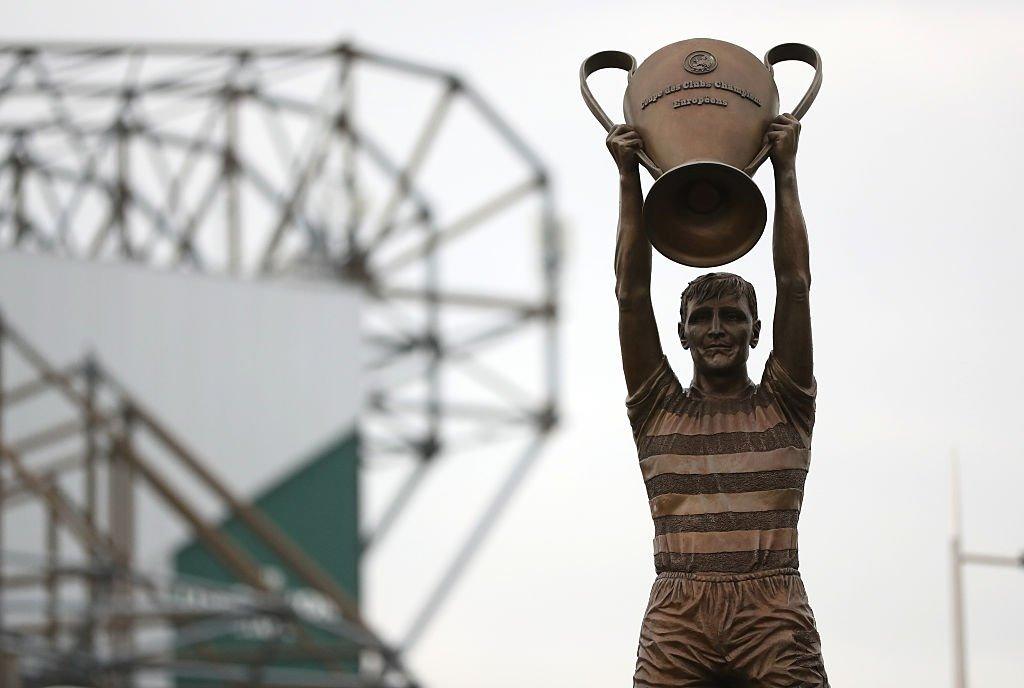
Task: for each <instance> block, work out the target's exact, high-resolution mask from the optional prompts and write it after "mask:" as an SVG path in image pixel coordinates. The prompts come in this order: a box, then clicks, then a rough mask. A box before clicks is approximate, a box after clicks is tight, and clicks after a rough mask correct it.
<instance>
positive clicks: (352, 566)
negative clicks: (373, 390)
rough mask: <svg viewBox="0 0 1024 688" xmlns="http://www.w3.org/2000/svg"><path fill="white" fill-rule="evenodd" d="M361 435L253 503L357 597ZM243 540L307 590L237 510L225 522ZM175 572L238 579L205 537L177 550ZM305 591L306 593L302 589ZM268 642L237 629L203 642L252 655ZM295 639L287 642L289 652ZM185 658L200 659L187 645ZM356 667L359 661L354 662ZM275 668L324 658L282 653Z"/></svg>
mask: <svg viewBox="0 0 1024 688" xmlns="http://www.w3.org/2000/svg"><path fill="white" fill-rule="evenodd" d="M358 455H359V443H358V436H357V435H356V434H355V433H354V432H349V433H346V434H345V435H344V436H343V437H341V438H340V439H339V440H337V441H335V442H333V443H331V444H330V445H329V446H327V447H326V448H325V449H323V450H322V451H321V452H319V453H317V454H316V455H315V456H313V457H312V458H310V459H309V460H307V461H305V462H304V463H303V464H302V465H300V466H299V467H298V468H297V469H295V470H293V471H292V472H291V473H289V474H288V475H287V476H285V477H284V478H283V479H282V480H280V481H278V482H277V483H276V484H274V485H273V486H271V487H270V488H269V489H267V490H264V491H263V492H262V493H261V494H259V495H258V496H257V497H256V498H255V499H254V500H253V503H254V504H255V506H257V507H258V508H259V509H261V510H262V511H263V513H265V514H266V515H267V516H268V517H269V518H270V519H271V520H273V521H274V522H275V523H276V524H277V525H278V527H280V528H281V529H282V530H283V531H284V532H285V533H286V534H287V535H288V536H289V537H290V538H291V539H292V540H293V542H294V543H295V544H297V545H298V546H299V547H301V548H302V549H303V550H304V551H305V553H306V554H307V555H308V556H310V557H311V558H312V559H314V560H316V561H317V563H318V564H319V565H320V566H321V568H323V569H324V570H325V571H326V572H327V573H328V574H330V575H331V577H333V578H334V580H335V581H336V582H338V583H339V584H340V585H341V586H342V588H344V589H345V590H346V591H347V592H348V593H349V594H350V595H351V596H352V598H353V599H355V600H356V601H358V600H359V527H358V525H359V500H358V497H359V494H358ZM219 529H220V530H221V532H223V533H226V534H227V535H228V536H229V537H230V538H231V539H232V540H233V541H234V542H235V543H236V544H237V545H239V546H240V547H241V548H243V549H244V550H245V551H246V552H247V553H248V554H249V555H250V556H252V557H253V559H255V560H256V561H258V562H259V563H260V564H261V565H262V566H263V567H264V572H268V569H269V570H272V571H273V574H272V575H274V576H275V577H276V578H277V579H278V580H279V581H280V582H282V583H283V585H284V587H285V588H286V589H287V590H290V591H302V590H303V589H304V587H305V586H303V585H302V584H301V582H300V581H299V580H298V578H297V577H295V576H294V575H293V574H292V573H291V572H290V571H288V570H286V569H285V567H284V566H283V565H282V564H281V562H280V561H279V560H278V558H277V557H276V556H275V555H274V554H273V553H272V552H271V551H270V549H269V548H267V547H266V546H265V545H264V544H263V543H262V542H260V541H259V539H258V538H257V537H256V536H255V535H254V534H253V533H251V532H250V531H249V530H248V529H247V528H246V527H245V526H244V525H243V524H242V523H241V522H240V521H239V520H238V519H237V517H235V516H232V517H230V518H228V519H227V520H226V521H225V522H224V523H222V524H221V525H220V527H219ZM174 560H175V570H176V571H177V572H178V573H179V574H181V575H182V576H184V579H185V581H189V580H194V579H204V580H206V581H209V582H210V583H211V584H212V585H214V586H217V587H220V586H222V585H231V584H235V583H237V582H238V580H237V579H236V578H235V577H234V576H233V575H232V574H231V573H229V571H228V569H226V568H225V567H224V566H222V565H221V563H220V562H219V561H218V560H217V559H216V557H215V556H214V555H213V554H212V553H211V552H208V551H207V550H206V548H205V547H204V546H203V545H202V543H200V542H199V541H192V542H189V543H187V544H185V545H184V546H182V547H181V548H179V549H178V551H177V552H176V554H175V557H174ZM300 594H301V593H300ZM307 634H308V636H307V642H309V641H319V642H327V641H329V640H330V639H331V637H330V636H329V635H328V634H326V633H324V632H322V631H320V630H319V629H316V628H309V629H307ZM263 645H264V643H261V642H258V641H256V640H253V639H252V635H251V634H246V633H232V634H230V635H226V636H222V637H220V638H218V639H217V640H216V641H214V642H209V643H206V644H205V645H204V646H203V648H205V649H208V650H212V651H216V652H224V651H230V652H232V653H234V652H243V653H249V652H252V651H255V650H257V649H258V648H259V647H261V646H263ZM293 647H294V645H289V644H283V646H282V648H281V649H283V651H285V652H286V651H287V650H288V649H289V648H293ZM180 656H182V657H186V656H189V657H195V658H198V657H197V656H196V655H193V654H190V652H189V651H188V650H183V651H182V652H181V653H180ZM347 664H349V665H350V666H351V667H352V668H353V669H354V668H355V663H354V661H353V662H348V663H347ZM268 666H279V667H293V668H319V667H322V666H323V665H322V664H319V663H305V664H301V663H297V662H294V661H288V660H286V659H281V660H277V661H272V662H270V663H269V664H268ZM177 685H178V686H179V688H207V686H211V687H212V686H215V685H224V684H223V682H213V681H205V680H202V681H200V680H179V681H178V683H177Z"/></svg>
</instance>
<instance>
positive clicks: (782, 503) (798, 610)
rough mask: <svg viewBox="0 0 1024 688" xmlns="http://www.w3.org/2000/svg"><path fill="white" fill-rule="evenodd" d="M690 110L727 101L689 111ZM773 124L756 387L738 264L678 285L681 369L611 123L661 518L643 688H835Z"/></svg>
mask: <svg viewBox="0 0 1024 688" xmlns="http://www.w3.org/2000/svg"><path fill="white" fill-rule="evenodd" d="M705 53H711V54H710V55H709V54H705ZM679 56H680V59H684V60H685V63H684V64H685V65H687V66H688V67H690V69H691V70H696V71H698V72H700V71H703V73H704V78H705V79H706V78H707V75H708V74H712V75H713V74H715V70H716V69H721V62H722V58H721V56H720V55H717V54H714V52H713V51H710V50H709V51H704V52H703V53H702V52H700V51H695V50H691V51H690V52H685V51H683V50H680V51H679ZM755 95H756V94H755ZM758 97H759V96H758ZM663 99H664V97H663V98H662V100H663ZM762 102H763V101H762ZM641 104H642V101H641ZM692 107H698V108H701V107H703V108H721V107H723V106H720V105H716V104H713V103H711V104H707V103H705V104H704V105H700V106H693V105H683V106H680V109H686V108H692ZM765 127H766V133H765V134H764V142H765V143H766V144H767V146H768V152H769V154H770V156H771V160H772V167H773V170H774V173H775V222H774V228H773V231H772V255H773V261H774V268H775V290H776V299H775V313H774V317H773V320H772V330H773V340H774V347H773V350H772V352H771V353H770V354H769V356H768V360H767V363H766V364H765V368H764V372H763V374H762V376H761V378H760V382H759V383H758V384H755V383H754V382H752V381H751V379H750V377H749V376H748V374H747V359H748V357H749V354H750V350H751V349H752V348H754V347H756V346H757V345H758V342H759V340H760V334H761V321H760V319H759V318H758V310H757V297H756V294H755V292H754V288H753V286H752V285H751V284H750V283H748V282H747V281H746V280H744V279H743V278H741V277H739V276H738V275H733V274H729V273H709V274H705V275H701V276H700V277H698V278H697V279H694V280H693V281H691V282H690V283H689V284H688V285H687V287H686V289H685V290H684V291H683V293H682V295H681V298H680V309H679V325H678V337H679V343H680V345H681V346H682V347H683V348H684V349H685V350H687V351H688V352H689V354H690V358H691V359H692V362H693V377H692V378H691V380H690V383H689V385H685V386H684V385H683V384H682V383H681V382H680V379H679V378H678V377H677V376H676V374H675V373H674V371H673V370H672V366H671V365H669V362H668V359H667V357H666V356H665V354H664V352H663V351H662V348H661V338H660V337H659V334H658V327H657V323H656V321H655V318H654V311H653V307H652V304H651V259H652V254H653V251H652V250H651V243H650V242H649V241H648V237H647V234H646V233H645V232H644V228H643V225H644V217H643V213H642V208H643V197H642V194H641V188H640V173H639V167H638V162H639V161H640V160H642V159H643V158H641V155H642V153H643V142H642V140H641V136H640V134H639V133H638V131H637V130H636V129H634V128H633V127H631V126H629V125H618V126H614V127H612V129H611V132H610V133H609V136H608V138H607V144H608V148H609V150H610V151H611V154H612V157H613V158H614V159H615V162H616V165H617V167H618V172H619V201H620V202H619V228H618V235H617V238H616V243H615V294H616V297H617V300H618V312H619V345H620V351H621V355H622V368H623V373H624V375H625V379H626V390H627V398H626V412H627V416H628V418H629V422H630V426H631V428H632V431H633V438H634V440H635V443H636V450H637V458H638V461H639V468H640V473H641V476H642V478H643V481H644V487H645V489H646V493H647V495H646V496H647V498H648V503H649V507H650V511H651V517H652V520H653V523H654V542H653V545H654V546H653V550H654V552H653V554H654V567H655V571H656V572H657V576H656V578H655V580H654V582H653V584H652V586H651V594H650V598H649V600H648V603H647V608H646V611H645V613H644V619H643V623H642V625H641V630H640V637H639V643H638V646H637V660H636V669H635V672H634V678H633V685H634V686H635V687H636V688H679V687H680V686H692V687H694V688H696V687H700V688H716V687H717V688H793V687H795V686H801V688H828V678H827V676H826V673H825V667H824V663H823V661H822V652H821V639H820V637H819V635H818V631H817V628H816V623H815V619H814V614H813V612H812V610H811V606H810V603H809V602H808V599H807V595H806V591H805V590H804V586H803V581H802V579H801V577H800V573H799V558H798V548H797V526H798V521H799V518H800V511H801V505H802V501H803V494H804V483H805V479H806V476H807V472H808V469H809V467H810V464H811V436H812V433H813V429H814V420H815V411H816V409H815V400H816V397H817V385H816V382H815V379H814V374H813V356H812V353H813V351H812V347H811V319H810V300H809V299H810V285H811V272H810V261H809V252H808V241H807V230H806V227H805V223H804V218H803V212H802V210H801V208H800V200H799V196H798V193H797V180H796V151H797V142H798V138H799V133H800V122H799V121H798V120H797V119H796V117H794V116H793V115H791V114H783V115H778V116H777V117H774V118H773V119H771V120H770V121H769V122H768V123H767V124H766V125H765ZM748 150H750V149H748ZM755 153H756V151H755ZM656 155H657V154H655V156H652V157H655V158H656ZM649 162H652V161H649Z"/></svg>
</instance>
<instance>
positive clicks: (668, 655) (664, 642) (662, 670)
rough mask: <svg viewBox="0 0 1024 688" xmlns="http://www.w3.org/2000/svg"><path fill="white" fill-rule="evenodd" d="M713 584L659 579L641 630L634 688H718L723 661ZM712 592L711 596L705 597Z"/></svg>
mask: <svg viewBox="0 0 1024 688" xmlns="http://www.w3.org/2000/svg"><path fill="white" fill-rule="evenodd" d="M714 585H715V583H708V582H705V581H699V580H693V579H690V578H688V577H686V576H685V575H680V574H665V573H662V574H659V575H658V577H657V578H656V579H655V580H654V583H653V585H652V586H651V596H650V599H649V600H648V603H647V610H646V612H645V613H644V620H643V624H642V626H641V628H640V642H639V644H638V646H637V659H636V671H635V672H634V674H633V686H634V688H718V687H719V686H724V685H727V684H725V683H723V682H721V681H720V676H721V675H722V672H723V669H724V668H725V657H724V655H723V653H722V651H721V647H720V643H719V642H718V640H717V627H718V626H717V622H716V619H717V617H718V616H720V610H719V609H718V603H719V597H718V596H717V595H716V594H714V590H713V589H712V586H714ZM709 593H710V594H709Z"/></svg>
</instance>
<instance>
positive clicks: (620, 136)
mask: <svg viewBox="0 0 1024 688" xmlns="http://www.w3.org/2000/svg"><path fill="white" fill-rule="evenodd" d="M605 143H606V144H607V146H608V150H609V151H610V152H611V154H612V158H614V159H615V164H616V165H618V168H619V172H620V173H624V172H637V171H638V169H639V168H638V157H637V154H638V153H639V152H640V151H641V150H643V147H644V142H643V141H642V140H641V139H640V134H638V133H636V130H635V129H633V127H631V126H629V125H628V124H618V125H616V126H615V127H613V128H612V130H611V131H610V132H608V138H606V139H605Z"/></svg>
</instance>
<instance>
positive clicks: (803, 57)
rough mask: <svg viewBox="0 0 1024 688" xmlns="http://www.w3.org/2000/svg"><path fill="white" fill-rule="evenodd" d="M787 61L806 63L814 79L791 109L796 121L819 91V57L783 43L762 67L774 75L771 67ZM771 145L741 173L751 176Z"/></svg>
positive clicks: (805, 47) (800, 46)
mask: <svg viewBox="0 0 1024 688" xmlns="http://www.w3.org/2000/svg"><path fill="white" fill-rule="evenodd" d="M787 60H799V61H800V62H806V63H807V64H809V65H810V66H812V67H814V79H813V80H812V81H811V85H810V86H809V87H808V88H807V93H805V94H804V97H803V98H801V99H800V102H799V103H797V104H796V107H795V108H793V113H792V114H793V116H794V117H796V118H797V119H800V118H801V117H803V116H804V115H805V114H806V113H807V110H808V109H809V108H810V107H811V103H813V102H814V99H815V98H816V97H817V95H818V91H819V90H820V89H821V55H819V54H818V51H817V50H815V49H814V48H812V47H811V46H809V45H804V44H803V43H783V44H782V45H777V46H775V47H774V48H772V49H771V50H769V51H768V52H767V53H766V54H765V56H764V65H765V67H767V68H768V72H769V73H770V74H774V72H775V70H774V69H773V67H774V66H775V65H776V64H778V63H779V62H786V61H787ZM771 148H772V147H771V144H770V143H766V144H765V145H764V147H763V148H762V149H761V150H760V151H759V152H758V154H757V155H755V156H754V159H753V160H751V161H750V164H749V165H747V166H746V167H745V168H744V169H743V171H744V172H746V173H747V174H748V175H750V176H753V175H754V172H756V171H757V168H758V167H760V166H761V164H762V163H763V162H764V161H765V160H767V159H768V154H769V153H770V152H771Z"/></svg>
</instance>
